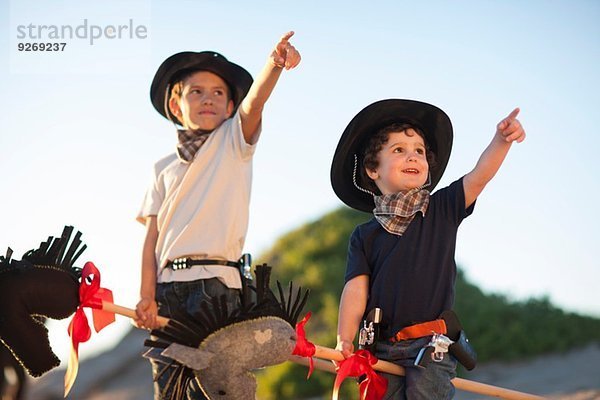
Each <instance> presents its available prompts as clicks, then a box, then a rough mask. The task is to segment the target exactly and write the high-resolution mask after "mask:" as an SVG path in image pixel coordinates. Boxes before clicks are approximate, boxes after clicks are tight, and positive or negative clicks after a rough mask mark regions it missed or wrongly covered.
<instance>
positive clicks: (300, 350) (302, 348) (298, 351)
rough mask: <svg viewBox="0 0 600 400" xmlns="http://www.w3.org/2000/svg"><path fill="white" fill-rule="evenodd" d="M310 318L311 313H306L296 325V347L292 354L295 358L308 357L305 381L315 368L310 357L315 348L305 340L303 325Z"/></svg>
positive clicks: (313, 353)
mask: <svg viewBox="0 0 600 400" xmlns="http://www.w3.org/2000/svg"><path fill="white" fill-rule="evenodd" d="M310 316H311V313H310V311H309V312H308V313H306V315H305V316H304V318H302V321H300V322H298V323H297V324H296V336H297V339H296V347H294V351H293V352H292V354H294V355H297V356H301V357H308V360H309V361H308V362H309V368H308V375H306V379H308V378H310V375H311V374H312V373H313V370H314V368H315V365H314V361H313V358H312V357H313V356H314V355H315V352H316V351H317V348H316V346H315V345H314V344H313V343H311V342H309V341H308V340H307V339H306V332H305V331H304V325H306V323H307V322H308V320H309V319H310Z"/></svg>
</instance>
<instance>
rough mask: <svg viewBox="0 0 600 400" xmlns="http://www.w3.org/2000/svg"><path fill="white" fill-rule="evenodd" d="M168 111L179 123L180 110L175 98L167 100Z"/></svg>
mask: <svg viewBox="0 0 600 400" xmlns="http://www.w3.org/2000/svg"><path fill="white" fill-rule="evenodd" d="M169 110H170V111H171V114H173V115H174V116H176V117H177V120H178V121H179V122H181V108H180V107H179V103H178V102H177V99H176V98H175V97H171V98H170V99H169Z"/></svg>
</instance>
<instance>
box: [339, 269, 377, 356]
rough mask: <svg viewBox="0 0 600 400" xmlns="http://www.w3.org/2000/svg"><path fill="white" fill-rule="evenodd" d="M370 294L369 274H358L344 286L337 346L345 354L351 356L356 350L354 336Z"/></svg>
mask: <svg viewBox="0 0 600 400" xmlns="http://www.w3.org/2000/svg"><path fill="white" fill-rule="evenodd" d="M368 295H369V275H358V276H357V277H355V278H352V279H351V280H349V281H348V282H346V285H345V286H344V290H343V291H342V297H341V299H340V311H339V316H338V328H337V346H336V347H335V348H336V350H339V351H341V352H342V354H343V355H344V358H348V357H350V355H352V353H353V352H354V345H353V344H352V342H353V341H354V337H355V336H356V332H357V331H358V329H359V327H360V322H361V320H362V317H363V315H364V313H365V309H366V307H367V297H368Z"/></svg>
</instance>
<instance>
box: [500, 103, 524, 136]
mask: <svg viewBox="0 0 600 400" xmlns="http://www.w3.org/2000/svg"><path fill="white" fill-rule="evenodd" d="M520 111H521V110H520V109H519V108H518V107H517V108H515V109H514V110H513V111H512V112H511V113H510V114H509V115H508V117H506V118H504V119H503V120H502V121H500V122H499V123H498V125H497V126H496V135H498V136H499V137H501V138H502V139H503V140H504V141H505V142H508V143H511V142H514V141H516V142H517V143H521V142H522V141H523V140H525V129H523V126H522V125H521V123H520V122H519V120H518V119H517V115H519V112H520Z"/></svg>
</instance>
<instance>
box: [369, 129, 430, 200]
mask: <svg viewBox="0 0 600 400" xmlns="http://www.w3.org/2000/svg"><path fill="white" fill-rule="evenodd" d="M409 129H412V130H414V131H415V132H416V133H417V135H419V136H420V137H421V138H422V139H423V142H425V157H426V158H427V164H429V168H430V169H431V168H432V167H435V165H436V157H435V153H434V152H433V151H432V150H431V149H430V147H429V144H428V143H427V139H426V138H425V134H424V133H423V131H422V130H421V128H419V127H417V126H415V125H412V124H409V123H405V122H395V123H393V124H390V125H387V126H384V127H383V128H381V129H379V130H378V131H377V132H376V133H375V134H374V135H373V136H371V137H370V138H369V139H368V140H367V142H366V144H365V146H364V150H363V153H362V158H361V161H362V162H361V164H362V165H360V166H359V169H360V180H361V183H362V184H363V185H364V186H365V189H368V190H370V191H372V192H373V193H375V194H381V191H380V190H379V188H378V187H377V185H376V184H375V182H374V181H373V180H372V179H371V178H370V177H369V175H367V171H366V169H367V168H368V169H369V170H375V169H377V167H378V166H379V159H378V158H377V155H378V154H379V152H380V151H381V149H382V148H383V146H384V145H385V144H386V143H387V142H388V140H389V139H390V133H396V132H405V133H406V134H407V135H409V136H410V134H408V130H409Z"/></svg>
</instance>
